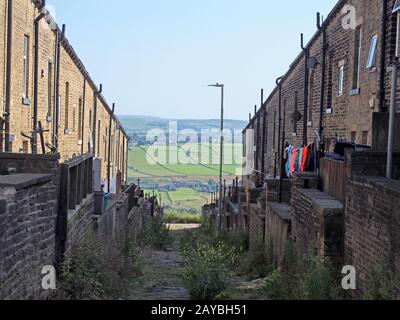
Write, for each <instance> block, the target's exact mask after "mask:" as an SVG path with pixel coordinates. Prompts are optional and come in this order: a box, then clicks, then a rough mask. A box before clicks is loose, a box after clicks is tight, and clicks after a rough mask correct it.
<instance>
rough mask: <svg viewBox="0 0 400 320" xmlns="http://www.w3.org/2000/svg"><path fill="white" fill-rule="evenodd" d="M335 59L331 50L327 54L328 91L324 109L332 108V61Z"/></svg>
mask: <svg viewBox="0 0 400 320" xmlns="http://www.w3.org/2000/svg"><path fill="white" fill-rule="evenodd" d="M334 57H335V52H334V51H333V50H331V51H330V52H329V67H328V79H329V80H328V81H329V82H328V90H327V106H326V109H327V110H329V109H332V106H333V68H334V64H333V59H334Z"/></svg>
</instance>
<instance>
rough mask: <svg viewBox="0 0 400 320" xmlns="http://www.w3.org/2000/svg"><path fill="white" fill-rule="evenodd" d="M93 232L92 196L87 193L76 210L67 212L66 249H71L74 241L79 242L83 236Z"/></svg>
mask: <svg viewBox="0 0 400 320" xmlns="http://www.w3.org/2000/svg"><path fill="white" fill-rule="evenodd" d="M91 232H94V198H93V195H89V196H88V197H87V198H86V199H84V200H83V202H82V204H81V205H80V206H79V207H77V209H76V210H70V211H69V212H68V222H67V245H66V250H67V252H68V250H70V249H71V246H73V245H74V244H76V243H80V242H81V241H82V240H84V239H85V237H86V236H87V235H88V234H90V233H91Z"/></svg>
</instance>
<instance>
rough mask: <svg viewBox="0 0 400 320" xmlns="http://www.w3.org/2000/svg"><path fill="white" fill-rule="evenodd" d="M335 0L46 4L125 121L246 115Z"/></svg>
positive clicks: (87, 0) (62, 0)
mask: <svg viewBox="0 0 400 320" xmlns="http://www.w3.org/2000/svg"><path fill="white" fill-rule="evenodd" d="M336 2H337V0H322V1H321V0H306V1H298V0H287V1H275V0H246V1H243V0H241V1H239V0H146V1H144V0H122V1H107V0H84V1H76V0H75V1H67V0H48V5H49V6H53V7H54V8H55V10H56V20H57V22H58V23H59V24H60V25H61V24H63V23H66V24H67V37H68V39H69V41H70V42H71V44H72V45H73V47H74V48H75V50H76V51H77V53H78V55H79V56H80V58H81V59H82V61H83V62H84V63H85V65H86V67H87V69H88V71H89V73H90V74H91V76H92V77H93V79H94V80H95V81H96V82H97V83H103V86H104V94H105V97H106V99H107V101H108V102H109V103H112V102H116V104H117V113H118V114H131V115H152V116H160V117H167V118H197V119H211V118H218V117H219V91H218V90H217V89H212V88H207V85H208V84H210V83H215V82H220V83H224V84H225V85H226V116H227V117H228V118H232V119H243V120H246V119H247V118H248V114H249V112H253V110H254V105H255V104H258V105H259V104H260V89H261V88H264V89H265V90H266V93H265V94H266V95H268V94H269V92H270V91H271V90H272V89H273V88H274V83H275V79H276V78H277V77H278V76H280V75H281V74H283V73H285V72H286V71H287V69H288V67H289V65H290V63H291V62H292V61H293V59H294V58H295V57H296V56H297V55H298V54H299V52H300V33H301V32H303V33H304V34H305V36H306V40H307V41H308V40H309V39H310V38H311V36H312V35H313V34H314V32H315V31H316V26H315V14H316V12H317V11H320V12H321V13H322V14H323V15H324V16H326V14H327V13H329V11H330V10H331V9H332V8H333V6H334V5H335V4H336Z"/></svg>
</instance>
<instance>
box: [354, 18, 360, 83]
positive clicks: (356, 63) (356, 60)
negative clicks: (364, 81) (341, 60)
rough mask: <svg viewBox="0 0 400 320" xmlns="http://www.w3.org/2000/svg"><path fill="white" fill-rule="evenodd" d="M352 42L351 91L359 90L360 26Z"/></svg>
mask: <svg viewBox="0 0 400 320" xmlns="http://www.w3.org/2000/svg"><path fill="white" fill-rule="evenodd" d="M355 32H356V34H355V41H354V63H353V90H357V89H359V88H360V65H361V35H362V29H361V26H359V27H357V28H356V31H355Z"/></svg>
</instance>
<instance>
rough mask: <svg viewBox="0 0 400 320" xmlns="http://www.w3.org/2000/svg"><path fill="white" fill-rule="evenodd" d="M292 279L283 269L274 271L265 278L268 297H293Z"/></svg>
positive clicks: (282, 298) (285, 298)
mask: <svg viewBox="0 0 400 320" xmlns="http://www.w3.org/2000/svg"><path fill="white" fill-rule="evenodd" d="M291 283H292V280H291V279H290V276H289V274H288V273H287V272H284V271H282V270H281V269H276V270H274V271H272V272H271V273H270V274H269V275H268V277H267V278H266V279H265V287H264V289H265V293H266V295H267V298H268V299H272V300H290V299H291V298H292V297H293V289H294V288H292V287H291Z"/></svg>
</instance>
